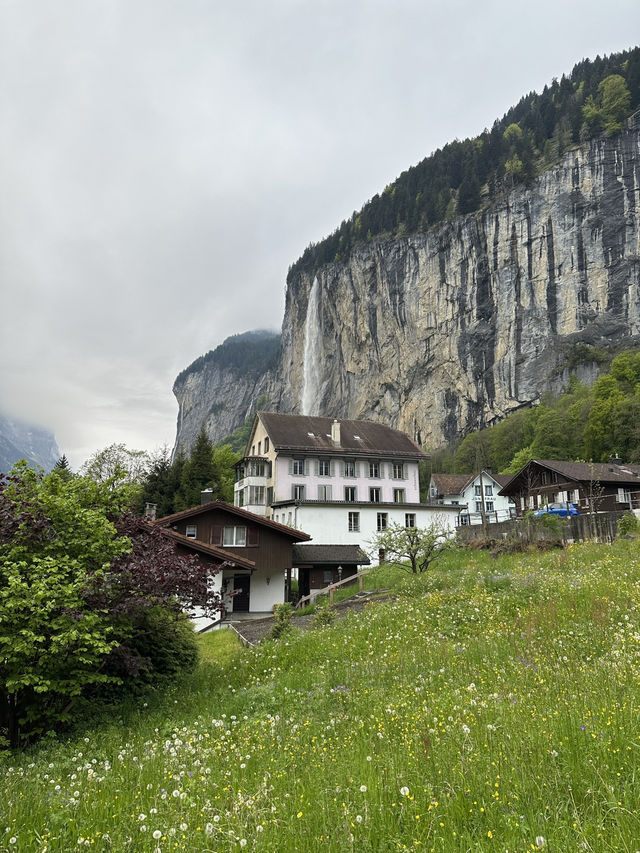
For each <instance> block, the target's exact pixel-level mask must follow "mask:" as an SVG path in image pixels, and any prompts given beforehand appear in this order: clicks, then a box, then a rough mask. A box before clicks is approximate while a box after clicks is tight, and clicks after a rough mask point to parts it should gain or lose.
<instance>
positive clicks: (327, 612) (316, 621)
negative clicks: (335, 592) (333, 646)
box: [312, 596, 336, 628]
mask: <svg viewBox="0 0 640 853" xmlns="http://www.w3.org/2000/svg"><path fill="white" fill-rule="evenodd" d="M335 618H336V612H335V610H332V609H331V605H330V604H329V599H328V598H327V597H326V596H322V597H321V598H319V599H318V603H317V605H316V612H315V613H314V614H313V620H312V625H313V627H314V628H324V626H325V625H331V623H332V622H333V620H334V619H335Z"/></svg>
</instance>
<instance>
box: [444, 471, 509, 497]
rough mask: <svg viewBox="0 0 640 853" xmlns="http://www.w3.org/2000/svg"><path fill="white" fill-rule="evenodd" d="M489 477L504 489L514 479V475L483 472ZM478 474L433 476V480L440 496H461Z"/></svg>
mask: <svg viewBox="0 0 640 853" xmlns="http://www.w3.org/2000/svg"><path fill="white" fill-rule="evenodd" d="M483 473H484V474H486V475H487V477H491V479H492V480H494V482H496V483H497V484H498V485H499V486H500V487H501V488H504V487H505V486H506V485H507V483H508V482H509V481H510V480H511V479H512V477H513V475H512V474H490V473H489V471H486V470H485V471H483ZM479 476H480V473H479V472H478V473H477V474H432V475H431V478H432V480H433V482H434V484H435V487H436V488H437V490H438V494H440V495H460V494H462V492H464V490H465V489H466V488H467V486H468V485H469V483H471V482H473V480H475V478H476V477H479Z"/></svg>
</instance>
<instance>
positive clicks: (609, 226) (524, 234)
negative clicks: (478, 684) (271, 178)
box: [281, 117, 640, 447]
mask: <svg viewBox="0 0 640 853" xmlns="http://www.w3.org/2000/svg"><path fill="white" fill-rule="evenodd" d="M639 155H640V122H639V121H638V118H637V117H636V120H635V121H632V122H630V125H629V127H628V128H627V129H626V130H625V131H624V132H623V133H621V134H619V135H618V136H616V137H613V138H605V137H602V138H598V139H596V140H594V141H592V142H591V143H587V144H585V145H584V146H582V147H580V148H576V149H573V150H572V151H571V152H570V153H568V154H566V155H565V157H564V158H563V159H562V161H561V162H560V163H559V164H558V165H557V166H555V167H553V168H552V169H549V170H548V171H547V172H545V173H544V174H543V175H541V176H540V177H539V178H538V179H537V180H536V181H535V183H534V184H533V186H531V187H530V188H528V189H525V188H518V189H514V190H513V191H512V192H511V193H509V194H508V195H506V196H505V197H503V198H501V199H499V200H496V201H494V202H493V203H492V204H491V205H490V206H489V207H488V208H487V209H486V210H484V211H483V212H480V213H477V214H471V215H468V216H465V217H461V218H458V219H456V220H455V221H453V222H451V223H448V224H445V225H443V226H441V227H440V228H439V229H437V230H433V231H430V232H428V233H420V234H414V235H412V236H407V237H403V238H399V239H393V240H383V239H376V240H374V241H372V242H370V243H368V244H365V245H362V246H361V247H359V248H357V249H356V250H354V251H353V252H352V254H351V257H350V258H349V260H348V262H346V263H344V264H330V265H327V266H325V267H323V268H322V269H320V270H319V271H318V272H317V273H316V274H315V275H314V276H311V275H310V274H306V273H301V274H299V275H297V276H296V277H295V278H294V279H293V280H292V281H291V282H290V285H289V288H288V291H287V300H286V313H285V318H284V324H283V332H282V334H283V353H282V364H281V376H282V385H283V389H284V393H283V400H282V405H283V408H284V410H285V411H292V412H300V411H302V408H303V405H302V401H303V400H309V401H313V403H310V404H309V413H310V414H317V413H320V412H321V413H322V414H325V415H330V416H337V417H349V418H370V419H372V420H379V421H384V422H385V423H388V424H390V425H392V426H394V427H398V428H400V429H403V430H405V431H406V432H408V433H409V434H410V435H412V436H413V437H415V438H416V439H417V440H418V441H421V442H422V443H426V444H427V445H428V446H429V447H434V446H437V445H440V444H442V443H444V442H445V441H448V440H450V439H452V438H454V437H456V436H458V435H460V434H462V433H464V432H466V431H468V430H470V429H472V428H475V427H478V426H480V425H483V424H487V423H491V422H492V421H495V420H497V419H500V418H502V417H504V415H506V414H507V413H508V412H509V411H511V410H513V409H515V408H518V407H520V406H523V405H527V404H530V403H532V402H535V401H537V400H539V398H540V396H541V395H542V394H543V393H544V392H545V391H547V390H549V389H551V390H559V389H560V387H561V386H562V385H563V384H566V382H567V380H568V371H567V369H566V364H567V359H568V355H569V354H570V353H571V350H572V346H573V345H574V344H576V343H577V342H584V343H588V344H592V345H597V346H628V345H630V344H631V343H634V342H638V340H637V339H638V337H639V336H640V292H639V287H638V285H639V279H640V231H639V228H638V203H639V199H638V194H639V192H640V156H639ZM310 297H311V298H310ZM307 305H310V306H311V309H310V310H312V311H315V312H316V316H315V317H313V318H310V317H309V316H308V312H307ZM310 335H311V336H313V335H315V336H316V338H315V340H310V339H309V336H310ZM305 350H306V353H307V354H308V353H309V352H313V359H312V360H309V359H308V358H307V359H305ZM314 365H315V366H318V365H319V366H320V369H314V367H313V366H314ZM595 369H596V365H595V364H589V363H587V364H584V365H582V375H583V376H585V377H586V378H589V375H590V374H592V375H593V372H594V371H595ZM310 383H311V385H312V386H313V387H311V388H310V387H309V384H310ZM305 385H306V387H305Z"/></svg>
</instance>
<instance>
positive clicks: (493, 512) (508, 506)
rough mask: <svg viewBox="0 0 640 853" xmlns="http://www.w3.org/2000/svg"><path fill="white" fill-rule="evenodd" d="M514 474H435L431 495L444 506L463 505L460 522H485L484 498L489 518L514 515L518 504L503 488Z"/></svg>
mask: <svg viewBox="0 0 640 853" xmlns="http://www.w3.org/2000/svg"><path fill="white" fill-rule="evenodd" d="M511 478H512V475H511V474H493V473H492V472H491V471H487V470H485V471H481V472H480V473H478V474H432V475H431V481H430V483H429V498H430V499H431V501H433V502H435V503H438V504H440V505H441V506H456V507H459V508H460V524H482V501H483V499H484V509H485V515H486V518H487V521H488V522H496V521H507V520H508V519H510V518H515V515H516V505H515V503H514V502H513V501H512V500H511V498H509V497H507V496H505V495H501V494H500V490H501V489H502V488H503V487H504V486H506V485H507V483H508V482H509V481H510V480H511Z"/></svg>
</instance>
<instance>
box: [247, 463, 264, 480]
mask: <svg viewBox="0 0 640 853" xmlns="http://www.w3.org/2000/svg"><path fill="white" fill-rule="evenodd" d="M245 476H246V477H264V462H258V461H254V460H251V461H249V462H247V465H246V468H245Z"/></svg>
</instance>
